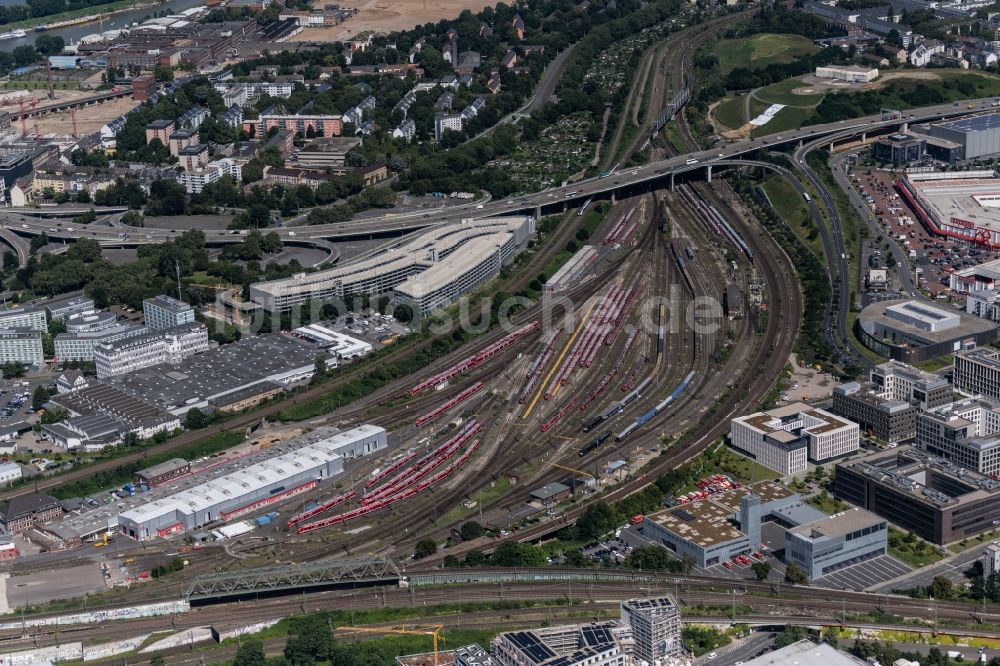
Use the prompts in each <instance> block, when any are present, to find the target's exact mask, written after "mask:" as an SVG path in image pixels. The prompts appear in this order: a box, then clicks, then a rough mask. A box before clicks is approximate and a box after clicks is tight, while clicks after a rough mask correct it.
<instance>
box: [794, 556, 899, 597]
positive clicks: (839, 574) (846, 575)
mask: <svg viewBox="0 0 1000 666" xmlns="http://www.w3.org/2000/svg"><path fill="white" fill-rule="evenodd" d="M909 571H912V569H910V567H908V566H907V565H905V564H903V563H902V562H900V561H899V560H895V559H893V558H891V557H889V556H888V555H882V556H880V557H876V558H874V559H871V560H867V561H865V562H860V563H858V564H855V565H853V566H849V567H846V568H844V569H841V570H839V571H834V572H833V573H830V574H827V575H826V576H823V577H822V578H819V579H817V580H815V581H813V584H815V585H819V586H822V587H834V588H838V589H850V590H863V589H865V588H867V587H870V586H872V585H877V584H878V583H884V582H885V581H887V580H892V579H893V578H897V577H898V576H902V575H903V574H905V573H907V572H909Z"/></svg>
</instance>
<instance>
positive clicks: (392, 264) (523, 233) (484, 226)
mask: <svg viewBox="0 0 1000 666" xmlns="http://www.w3.org/2000/svg"><path fill="white" fill-rule="evenodd" d="M534 231H535V219H534V218H533V217H520V216H518V217H495V218H487V219H482V220H473V219H467V220H462V221H460V222H454V223H452V224H445V225H441V226H436V227H434V228H433V229H431V230H428V231H425V232H423V233H420V234H417V235H415V236H413V237H412V238H411V239H409V240H406V241H403V242H402V243H401V244H399V245H398V246H396V247H394V248H392V249H389V250H386V251H385V252H382V253H380V254H378V255H376V256H374V257H371V258H369V259H364V260H361V261H356V262H352V263H348V264H345V265H343V266H337V267H336V268H331V269H328V270H323V271H316V272H315V273H298V274H296V275H294V276H292V277H290V278H284V279H280V280H271V281H269V282H258V283H255V284H252V285H250V299H251V300H252V301H253V302H255V303H258V304H259V305H260V306H261V307H262V308H263V309H264V310H266V311H268V312H287V311H289V310H291V309H292V308H293V307H295V306H297V305H302V304H304V303H305V302H306V301H310V300H312V301H324V300H332V299H336V298H344V297H349V296H354V295H361V294H380V293H385V292H390V291H393V290H395V292H396V293H395V297H396V299H397V300H399V301H411V302H413V303H415V304H416V305H417V306H418V307H420V308H421V309H424V307H425V306H426V307H431V308H434V307H441V306H442V305H445V304H447V303H449V302H451V301H450V300H449V299H451V300H453V299H454V298H457V297H458V296H460V295H461V294H462V293H464V292H462V291H461V290H462V289H466V290H467V289H471V288H474V287H475V286H478V285H479V284H481V283H482V282H484V281H486V280H487V279H489V278H490V277H493V276H495V275H496V274H497V273H498V272H499V271H500V267H501V265H502V264H504V263H506V262H507V261H509V260H510V259H511V257H513V256H514V254H515V252H516V251H517V250H519V249H520V248H523V247H524V246H525V245H526V244H527V242H528V239H529V237H530V236H531V235H532V234H533V233H534Z"/></svg>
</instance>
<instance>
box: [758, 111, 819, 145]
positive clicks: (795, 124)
mask: <svg viewBox="0 0 1000 666" xmlns="http://www.w3.org/2000/svg"><path fill="white" fill-rule="evenodd" d="M812 115H813V110H812V109H800V108H797V107H794V106H787V107H785V108H784V109H782V110H781V111H778V113H777V114H775V116H774V118H771V121H770V122H769V123H767V124H766V125H761V126H760V127H757V128H755V129H754V130H753V131H752V132H750V136H752V137H754V138H757V137H759V136H767V135H768V134H777V133H778V132H787V131H788V130H793V129H798V128H799V127H801V126H802V125H803V124H804V123H805V122H806V120H808V119H809V117H810V116H812Z"/></svg>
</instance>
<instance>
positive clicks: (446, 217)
mask: <svg viewBox="0 0 1000 666" xmlns="http://www.w3.org/2000/svg"><path fill="white" fill-rule="evenodd" d="M992 100H993V98H984V99H979V100H969V101H964V102H956V103H952V104H941V105H936V106H929V107H923V108H920V109H914V110H911V111H909V112H908V113H906V114H903V116H902V117H900V118H894V119H883V118H884V117H883V116H882V115H874V116H865V117H862V118H857V119H854V120H842V121H839V122H836V123H827V124H823V125H813V126H810V127H803V128H801V129H797V130H791V131H787V132H781V133H780V134H775V135H768V136H765V137H760V138H753V139H744V140H742V141H735V142H732V143H728V144H725V145H722V146H717V147H716V148H713V149H712V150H705V151H700V152H694V153H688V154H686V155H683V156H679V157H672V158H668V159H664V160H659V161H656V162H651V163H649V164H646V165H643V166H640V167H635V168H633V169H630V170H625V171H621V172H619V173H617V174H615V175H613V176H610V177H607V178H589V179H586V180H582V181H579V182H576V183H573V184H571V185H566V186H565V187H556V188H551V189H548V190H544V191H541V192H534V193H531V194H526V195H522V196H518V197H512V198H509V199H506V200H503V199H498V200H494V201H490V202H488V203H484V204H469V205H466V206H460V207H455V208H453V209H449V210H446V211H442V212H440V213H434V212H424V211H418V212H412V213H402V214H393V213H386V214H385V215H384V216H383V217H381V218H373V219H365V220H357V221H349V222H340V223H332V224H317V225H307V226H291V227H288V226H286V227H281V228H277V229H274V231H276V232H277V233H278V235H279V236H280V237H281V240H282V241H284V242H291V243H296V242H311V241H313V240H315V239H326V240H343V239H350V238H370V237H375V236H387V235H392V234H400V233H407V232H411V231H415V230H418V229H423V228H425V227H429V226H432V225H435V224H442V223H446V222H454V221H457V220H461V219H464V218H470V217H490V216H496V215H509V214H518V213H525V212H527V213H543V214H544V213H547V212H553V211H558V210H562V209H563V208H565V207H569V206H571V205H573V206H575V205H577V204H578V203H580V202H582V201H584V200H586V199H589V198H592V197H598V198H601V197H608V198H613V197H618V196H631V195H635V194H639V193H643V192H647V191H651V190H653V189H659V188H662V187H665V186H669V185H670V184H671V183H673V182H674V180H675V178H676V177H678V176H681V175H683V174H691V173H693V172H702V173H703V174H704V176H705V177H706V178H708V179H709V180H711V175H712V169H713V168H714V167H721V166H725V165H726V160H732V159H735V158H739V157H740V156H741V155H745V154H747V153H752V152H754V151H758V150H762V149H766V148H773V147H780V146H785V145H789V144H791V145H799V144H803V145H804V144H806V143H812V142H814V141H815V140H817V139H821V138H822V139H824V140H825V141H824V142H821V143H825V142H830V143H831V144H832V143H836V142H837V141H843V140H845V139H848V138H852V137H856V136H858V135H861V136H865V135H866V134H867V133H869V132H872V133H881V132H886V131H889V130H892V129H896V128H898V127H899V126H901V125H904V124H906V123H911V122H913V123H919V122H928V121H933V120H941V119H947V118H958V117H962V116H967V115H971V114H975V113H981V112H983V111H988V110H990V109H991V106H990V103H991V102H992ZM34 212H36V211H34V210H33V213H34ZM76 212H79V210H77V211H76ZM12 216H15V217H16V218H18V219H12ZM0 217H2V218H5V219H7V220H8V221H9V222H8V224H7V226H12V225H11V224H10V222H16V223H17V225H18V229H17V232H18V233H19V234H22V235H35V234H38V233H41V232H43V231H44V232H46V233H48V234H49V235H50V236H54V237H56V238H81V237H87V238H95V239H97V240H99V241H102V243H104V242H106V243H108V244H110V245H109V246H113V247H121V246H136V245H145V244H150V243H162V242H164V241H167V240H170V239H172V238H174V237H176V235H177V231H175V230H166V229H143V230H142V232H141V233H136V234H130V235H129V238H128V239H122V238H120V237H119V236H118V233H119V232H118V230H115V229H110V228H75V229H73V230H72V231H70V230H69V228H67V227H65V225H63V227H56V228H55V231H53V230H52V225H51V224H50V223H49V221H46V220H39V219H37V218H29V217H26V216H24V215H18V214H17V213H16V212H15V211H12V210H10V209H8V210H5V211H3V212H2V214H0ZM229 234H230V232H228V231H223V230H209V231H207V232H206V236H207V237H208V240H209V242H226V239H225V237H226V236H228V235H229Z"/></svg>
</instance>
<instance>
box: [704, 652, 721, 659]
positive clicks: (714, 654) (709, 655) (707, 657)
mask: <svg viewBox="0 0 1000 666" xmlns="http://www.w3.org/2000/svg"><path fill="white" fill-rule="evenodd" d="M718 656H719V653H718V652H709V653H708V655H706V657H705V659H715V658H716V657H718Z"/></svg>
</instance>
